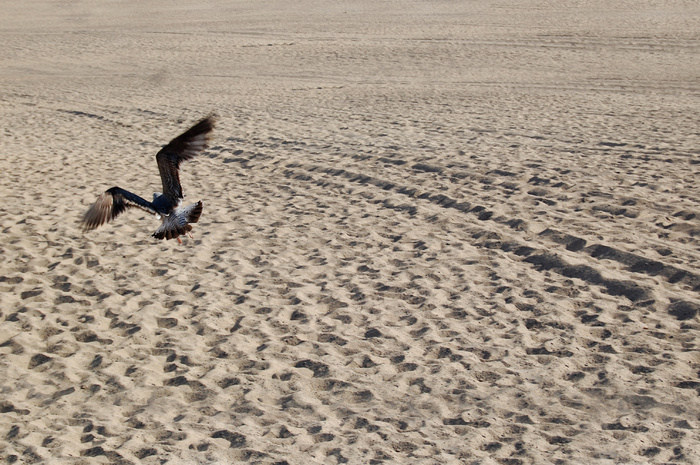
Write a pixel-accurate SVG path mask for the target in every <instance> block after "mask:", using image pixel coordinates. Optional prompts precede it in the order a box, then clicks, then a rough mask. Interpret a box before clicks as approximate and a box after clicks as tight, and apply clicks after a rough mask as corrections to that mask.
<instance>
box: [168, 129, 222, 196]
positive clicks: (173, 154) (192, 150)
mask: <svg viewBox="0 0 700 465" xmlns="http://www.w3.org/2000/svg"><path fill="white" fill-rule="evenodd" d="M212 129H214V117H213V116H208V117H206V118H204V119H203V120H202V121H200V122H199V123H197V124H195V125H194V126H192V127H191V128H190V129H188V130H187V131H185V132H184V133H183V134H181V135H179V136H177V137H176V138H175V139H173V140H171V141H170V143H169V144H168V145H166V146H165V147H163V148H162V149H161V150H160V152H158V154H157V155H156V161H157V162H158V171H160V179H161V181H163V195H165V196H166V197H168V199H170V202H171V204H172V205H173V206H175V205H177V202H178V200H179V199H181V198H183V195H182V186H181V185H180V175H179V169H180V163H182V162H183V161H185V160H189V159H190V158H192V157H194V156H195V155H197V154H198V153H199V152H201V151H202V150H204V149H205V148H207V139H208V134H209V133H210V132H211V130H212Z"/></svg>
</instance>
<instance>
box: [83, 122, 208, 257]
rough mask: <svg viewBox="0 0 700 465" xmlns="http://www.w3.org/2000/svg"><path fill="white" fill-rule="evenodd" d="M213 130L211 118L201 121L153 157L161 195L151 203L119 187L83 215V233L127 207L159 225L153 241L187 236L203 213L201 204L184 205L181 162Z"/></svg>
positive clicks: (201, 145)
mask: <svg viewBox="0 0 700 465" xmlns="http://www.w3.org/2000/svg"><path fill="white" fill-rule="evenodd" d="M213 128H214V117H213V116H208V117H207V118H204V119H203V120H201V121H200V122H198V123H197V124H195V125H194V126H192V127H191V128H190V129H188V130H187V131H185V132H184V133H182V134H181V135H179V136H177V137H176V138H175V139H173V140H171V141H170V143H169V144H168V145H166V146H165V147H163V148H162V149H161V150H160V151H159V152H158V153H157V154H156V162H157V163H158V171H159V172H160V179H161V181H162V182H163V192H162V193H160V192H156V193H154V194H153V202H149V201H148V200H146V199H144V198H141V197H139V196H138V195H136V194H133V193H131V192H129V191H127V190H125V189H122V188H121V187H112V188H111V189H108V190H107V191H106V192H104V193H103V194H101V195H100V196H99V197H98V198H97V201H96V202H95V203H94V204H93V205H92V206H91V207H90V209H89V210H88V211H87V212H85V215H84V216H83V218H82V220H81V223H82V225H83V231H90V230H92V229H95V228H97V227H98V226H101V225H103V224H105V223H108V222H110V221H111V220H113V219H114V218H116V217H117V216H119V214H121V213H122V212H124V211H125V210H127V209H129V208H133V207H135V208H139V209H141V210H144V211H146V212H148V213H151V214H153V215H155V217H156V219H160V220H161V221H162V224H161V225H160V227H159V228H158V229H157V230H156V232H155V233H153V237H155V238H156V239H168V240H169V239H177V241H178V242H179V243H180V244H182V241H181V240H180V236H181V235H183V234H189V236H190V237H192V235H191V233H190V231H191V230H192V223H196V222H197V221H198V220H199V216H200V215H201V214H202V208H203V206H202V201H201V200H200V201H198V202H197V203H193V204H190V205H183V198H184V195H183V193H182V186H181V185H180V176H179V173H178V171H179V168H180V163H182V162H183V161H187V160H189V159H191V158H193V157H194V156H195V155H197V154H198V153H199V152H201V151H202V150H204V149H205V148H207V139H208V136H209V133H210V132H211V130H212V129H213Z"/></svg>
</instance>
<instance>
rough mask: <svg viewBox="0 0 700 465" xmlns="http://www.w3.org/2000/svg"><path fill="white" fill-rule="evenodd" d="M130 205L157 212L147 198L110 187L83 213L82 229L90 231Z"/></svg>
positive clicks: (110, 219) (130, 206)
mask: <svg viewBox="0 0 700 465" xmlns="http://www.w3.org/2000/svg"><path fill="white" fill-rule="evenodd" d="M132 207H136V208H140V209H141V210H144V211H147V212H148V213H153V214H154V215H155V214H158V212H156V210H155V209H154V208H153V204H152V203H151V202H149V201H148V200H146V199H143V198H141V197H139V196H138V195H136V194H132V193H131V192H129V191H126V190H124V189H122V188H120V187H112V188H111V189H109V190H107V191H106V192H105V193H103V194H102V195H100V196H99V197H98V198H97V201H96V202H95V203H94V204H93V205H92V206H91V207H90V209H89V210H88V211H87V212H85V215H83V219H82V220H81V223H82V224H83V231H90V230H91V229H95V228H97V227H98V226H100V225H103V224H104V223H107V222H109V221H112V220H113V219H114V218H116V217H117V216H118V215H119V214H120V213H122V212H123V211H124V210H126V209H127V208H132Z"/></svg>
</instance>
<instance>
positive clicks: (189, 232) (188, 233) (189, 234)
mask: <svg viewBox="0 0 700 465" xmlns="http://www.w3.org/2000/svg"><path fill="white" fill-rule="evenodd" d="M187 235H188V236H190V239H194V236H193V235H192V231H187Z"/></svg>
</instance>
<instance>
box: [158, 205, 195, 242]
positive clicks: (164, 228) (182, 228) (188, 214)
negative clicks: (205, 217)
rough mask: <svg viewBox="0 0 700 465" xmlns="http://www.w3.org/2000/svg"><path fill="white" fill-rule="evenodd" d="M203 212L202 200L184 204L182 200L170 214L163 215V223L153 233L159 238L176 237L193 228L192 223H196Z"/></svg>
mask: <svg viewBox="0 0 700 465" xmlns="http://www.w3.org/2000/svg"><path fill="white" fill-rule="evenodd" d="M201 213H202V202H201V201H199V202H197V203H193V204H191V205H186V206H184V207H183V206H182V201H180V203H179V204H178V206H177V207H175V209H174V210H173V211H172V212H171V213H170V214H169V215H168V216H165V215H162V216H161V221H162V224H161V225H160V227H159V228H158V229H157V230H156V232H155V233H154V234H153V236H154V237H156V238H158V239H175V238H177V237H179V236H181V235H183V234H187V233H188V232H190V231H191V230H192V225H191V224H190V223H196V222H197V221H198V220H199V215H200V214H201Z"/></svg>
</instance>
